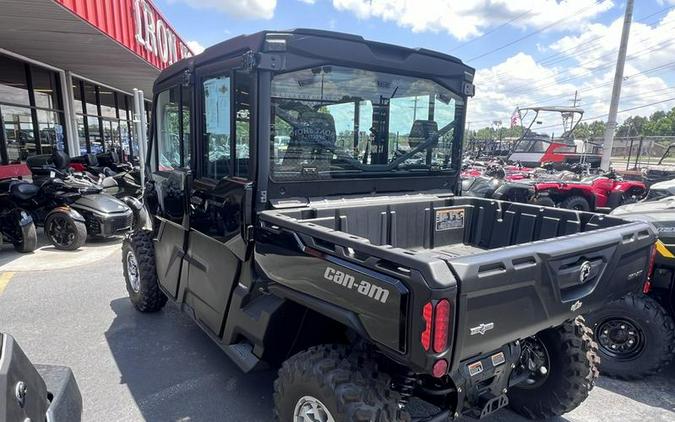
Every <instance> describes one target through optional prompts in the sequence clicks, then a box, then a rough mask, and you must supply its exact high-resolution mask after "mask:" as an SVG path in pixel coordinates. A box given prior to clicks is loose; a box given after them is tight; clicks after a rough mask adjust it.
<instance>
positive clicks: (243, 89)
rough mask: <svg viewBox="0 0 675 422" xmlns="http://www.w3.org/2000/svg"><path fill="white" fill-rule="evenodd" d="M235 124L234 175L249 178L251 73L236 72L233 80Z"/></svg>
mask: <svg viewBox="0 0 675 422" xmlns="http://www.w3.org/2000/svg"><path fill="white" fill-rule="evenodd" d="M234 85H235V91H236V92H235V110H236V119H237V120H236V126H235V129H234V133H235V136H236V140H237V142H236V143H235V146H234V152H235V154H236V157H235V161H234V163H235V168H234V176H235V177H241V178H244V179H248V178H249V157H250V150H249V145H250V139H251V75H250V74H249V73H244V72H237V74H236V77H235V80H234Z"/></svg>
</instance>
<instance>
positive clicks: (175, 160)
mask: <svg viewBox="0 0 675 422" xmlns="http://www.w3.org/2000/svg"><path fill="white" fill-rule="evenodd" d="M178 96H179V91H178V88H177V87H173V88H171V89H169V90H166V91H164V92H162V93H160V94H159V96H158V97H157V105H156V107H157V109H156V110H157V113H158V116H157V117H158V118H157V132H156V133H157V151H158V153H159V169H160V170H172V169H174V168H177V167H180V157H181V150H180V123H179V120H178V119H179V108H178V102H179V97H178Z"/></svg>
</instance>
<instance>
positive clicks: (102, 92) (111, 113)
mask: <svg viewBox="0 0 675 422" xmlns="http://www.w3.org/2000/svg"><path fill="white" fill-rule="evenodd" d="M99 98H100V99H101V116H103V117H112V118H114V119H115V118H117V109H116V106H115V93H114V92H113V91H111V90H110V89H108V88H104V87H100V88H99Z"/></svg>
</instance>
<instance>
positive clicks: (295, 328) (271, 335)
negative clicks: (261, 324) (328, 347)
mask: <svg viewBox="0 0 675 422" xmlns="http://www.w3.org/2000/svg"><path fill="white" fill-rule="evenodd" d="M266 331H267V333H266V335H265V340H264V343H265V344H264V352H263V354H262V359H263V360H265V361H266V362H269V363H272V364H275V365H280V364H281V363H282V362H283V361H285V360H286V359H288V358H289V357H291V356H293V355H294V354H296V353H298V352H300V351H302V350H306V349H308V348H310V347H312V346H316V345H320V344H347V343H350V341H351V340H352V339H353V338H354V333H353V331H352V330H350V329H349V328H348V327H346V326H345V325H343V324H342V323H340V322H338V321H335V320H333V319H331V318H328V317H326V316H324V315H322V314H320V313H318V312H316V311H313V310H312V309H309V308H307V307H305V306H303V305H300V304H298V303H296V302H292V301H290V300H287V301H286V303H285V304H284V312H282V313H278V314H275V317H274V318H272V319H271V320H270V321H269V327H268V328H267V330H266Z"/></svg>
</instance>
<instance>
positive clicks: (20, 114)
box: [0, 105, 37, 163]
mask: <svg viewBox="0 0 675 422" xmlns="http://www.w3.org/2000/svg"><path fill="white" fill-rule="evenodd" d="M0 111H2V120H3V122H4V126H5V144H6V145H7V158H8V159H9V162H10V163H13V162H18V161H23V160H25V159H26V158H27V157H28V156H30V155H35V154H37V143H36V142H35V131H34V128H33V118H32V116H31V112H30V108H24V107H14V106H7V105H2V106H0Z"/></svg>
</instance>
